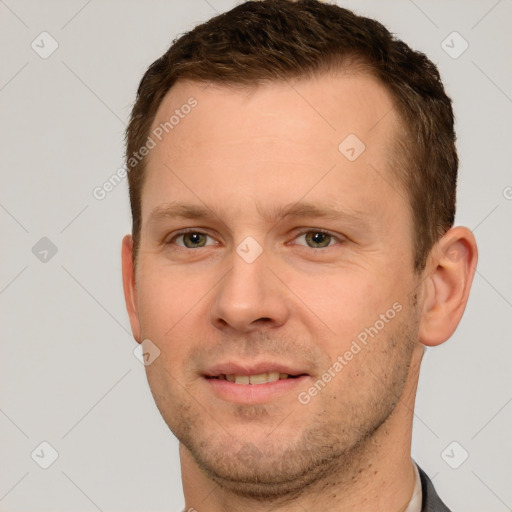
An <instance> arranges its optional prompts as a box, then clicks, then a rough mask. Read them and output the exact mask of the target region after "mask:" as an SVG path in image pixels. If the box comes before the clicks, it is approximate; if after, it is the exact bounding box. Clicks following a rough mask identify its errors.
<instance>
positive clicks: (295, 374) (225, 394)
mask: <svg viewBox="0 0 512 512" xmlns="http://www.w3.org/2000/svg"><path fill="white" fill-rule="evenodd" d="M203 378H204V381H203V382H205V383H206V384H207V390H208V393H212V394H213V396H214V397H216V398H217V399H221V400H222V401H223V402H230V403H235V404H238V405H244V404H245V405H249V404H269V403H272V402H274V401H276V400H279V399H281V400H282V399H285V398H286V399H287V400H288V403H290V404H292V403H293V402H290V400H291V399H292V398H291V397H293V395H297V394H298V393H299V392H300V389H301V388H302V387H303V386H305V385H306V384H307V382H308V380H309V379H310V378H311V375H309V374H308V373H306V372H304V371H303V370H302V369H298V368H297V367H295V368H293V367H292V366H290V365H283V364H276V363H271V362H261V363H260V364H249V363H248V364H236V363H231V362H229V363H225V364H219V365H217V366H214V367H212V368H210V369H209V370H208V371H207V372H206V373H203Z"/></svg>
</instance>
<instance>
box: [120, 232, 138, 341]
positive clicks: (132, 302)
mask: <svg viewBox="0 0 512 512" xmlns="http://www.w3.org/2000/svg"><path fill="white" fill-rule="evenodd" d="M132 251H133V238H132V236H131V235H126V236H125V237H124V238H123V242H122V249H121V261H122V271H123V289H124V300H125V304H126V311H127V312H128V317H129V319H130V325H131V328H132V334H133V337H134V339H135V341H137V343H140V342H141V337H140V322H139V312H138V308H137V291H136V287H135V272H134V268H133V262H132Z"/></svg>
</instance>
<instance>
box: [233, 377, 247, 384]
mask: <svg viewBox="0 0 512 512" xmlns="http://www.w3.org/2000/svg"><path fill="white" fill-rule="evenodd" d="M235 383H236V384H249V375H236V376H235Z"/></svg>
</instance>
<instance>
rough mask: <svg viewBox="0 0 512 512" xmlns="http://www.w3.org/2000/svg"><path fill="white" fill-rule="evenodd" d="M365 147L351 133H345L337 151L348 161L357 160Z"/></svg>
mask: <svg viewBox="0 0 512 512" xmlns="http://www.w3.org/2000/svg"><path fill="white" fill-rule="evenodd" d="M365 149H366V146H365V145H364V143H363V141H362V140H361V139H360V138H359V137H358V136H357V135H354V134H353V133H351V134H350V135H347V136H346V137H345V138H344V139H343V140H342V141H341V142H340V144H339V146H338V151H339V152H340V153H341V154H342V155H343V156H344V157H345V158H346V159H347V160H349V161H350V162H354V161H355V160H357V159H358V158H359V157H360V156H361V155H362V154H363V153H364V151H365Z"/></svg>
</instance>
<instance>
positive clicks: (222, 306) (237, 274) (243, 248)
mask: <svg viewBox="0 0 512 512" xmlns="http://www.w3.org/2000/svg"><path fill="white" fill-rule="evenodd" d="M268 264H269V259H268V255H267V254H266V253H265V251H264V250H263V247H262V246H261V245H260V244H259V243H258V242H257V241H256V240H255V239H254V238H252V237H247V238H245V239H244V240H243V241H242V242H241V243H239V244H238V246H236V247H235V248H234V250H233V252H232V254H231V255H230V268H231V270H230V271H229V272H228V273H227V274H226V275H225V277H224V278H223V279H222V280H221V282H220V283H219V286H218V288H217V291H216V295H215V299H214V304H213V307H212V313H211V314H212V318H211V321H212V323H213V324H214V325H215V326H217V327H220V326H221V325H222V326H224V327H225V326H226V325H229V326H231V327H232V328H234V329H236V330H240V331H247V330H250V329H251V328H254V327H257V328H260V327H261V322H262V321H265V322H266V323H268V324H269V325H270V324H271V325H272V326H276V325H280V324H282V323H283V322H284V321H285V318H286V311H287V307H286V304H285V297H284V294H283V291H282V290H281V287H280V286H279V283H277V282H276V278H275V276H273V274H272V272H270V271H269V270H268V269H267V265H268ZM256 324H257V325H256Z"/></svg>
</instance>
